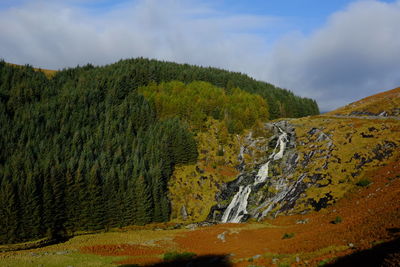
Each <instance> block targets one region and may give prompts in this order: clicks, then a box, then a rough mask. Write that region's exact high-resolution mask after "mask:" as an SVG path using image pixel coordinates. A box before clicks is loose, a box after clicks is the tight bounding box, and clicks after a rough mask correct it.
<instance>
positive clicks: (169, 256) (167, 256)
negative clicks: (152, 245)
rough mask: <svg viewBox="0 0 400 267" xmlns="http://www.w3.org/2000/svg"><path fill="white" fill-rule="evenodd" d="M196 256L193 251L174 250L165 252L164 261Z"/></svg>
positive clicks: (187, 258)
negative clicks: (180, 251)
mask: <svg viewBox="0 0 400 267" xmlns="http://www.w3.org/2000/svg"><path fill="white" fill-rule="evenodd" d="M194 256H196V254H195V253H192V252H182V253H179V252H176V251H172V252H167V253H165V254H164V257H163V259H164V261H181V260H190V259H192V258H193V257H194Z"/></svg>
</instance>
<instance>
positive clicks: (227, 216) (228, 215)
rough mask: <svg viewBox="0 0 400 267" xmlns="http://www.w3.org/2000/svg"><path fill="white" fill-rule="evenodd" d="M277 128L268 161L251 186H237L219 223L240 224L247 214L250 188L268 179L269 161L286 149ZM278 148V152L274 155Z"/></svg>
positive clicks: (284, 137)
mask: <svg viewBox="0 0 400 267" xmlns="http://www.w3.org/2000/svg"><path fill="white" fill-rule="evenodd" d="M277 128H278V129H279V132H280V133H281V134H280V135H279V137H278V142H277V143H276V146H275V148H274V151H273V152H272V154H271V155H270V156H269V160H268V161H267V162H266V163H265V164H263V165H262V166H261V167H260V169H259V170H258V173H257V175H256V177H255V179H254V183H253V184H249V185H246V186H245V187H244V186H239V191H238V192H237V193H236V194H235V196H234V197H233V199H232V201H231V203H229V205H228V207H227V208H226V210H225V212H224V214H223V215H222V219H221V221H222V222H223V223H226V222H231V223H240V221H241V219H242V218H243V216H244V215H246V214H247V202H248V198H249V196H250V193H251V188H252V187H253V186H255V185H258V184H260V183H263V182H265V180H266V179H267V178H268V170H269V163H270V162H271V161H275V160H278V159H281V158H282V157H283V153H284V152H285V149H286V143H287V142H288V139H287V133H285V132H284V131H282V129H281V128H280V127H277ZM278 146H279V152H277V153H276V149H277V148H278ZM240 152H241V153H240V156H243V155H242V153H243V151H242V150H241V151H240Z"/></svg>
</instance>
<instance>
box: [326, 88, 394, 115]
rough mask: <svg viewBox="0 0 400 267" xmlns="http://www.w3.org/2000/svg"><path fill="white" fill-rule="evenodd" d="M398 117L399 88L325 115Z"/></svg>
mask: <svg viewBox="0 0 400 267" xmlns="http://www.w3.org/2000/svg"><path fill="white" fill-rule="evenodd" d="M329 114H331V115H361V116H383V117H387V116H400V87H398V88H395V89H392V90H389V91H386V92H382V93H379V94H376V95H372V96H369V97H366V98H363V99H361V100H359V101H356V102H354V103H351V104H348V105H346V106H344V107H342V108H339V109H337V110H334V111H331V112H329V113H327V115H329Z"/></svg>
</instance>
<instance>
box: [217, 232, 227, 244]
mask: <svg viewBox="0 0 400 267" xmlns="http://www.w3.org/2000/svg"><path fill="white" fill-rule="evenodd" d="M226 233H227V231H225V232H222V233H220V234H219V235H217V238H218V239H219V240H221V241H222V242H225V241H226V240H225V234H226Z"/></svg>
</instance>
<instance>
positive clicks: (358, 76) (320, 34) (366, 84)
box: [264, 1, 400, 110]
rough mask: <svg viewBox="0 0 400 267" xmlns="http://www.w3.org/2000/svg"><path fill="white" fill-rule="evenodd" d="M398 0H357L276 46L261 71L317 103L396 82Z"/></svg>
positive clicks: (341, 100)
mask: <svg viewBox="0 0 400 267" xmlns="http://www.w3.org/2000/svg"><path fill="white" fill-rule="evenodd" d="M399 25H400V1H399V2H396V3H383V2H377V1H360V2H356V3H354V4H351V5H350V6H348V8H347V9H346V10H343V11H340V12H337V13H335V14H333V15H332V16H331V17H330V18H329V20H328V22H327V24H326V25H325V26H324V27H322V28H321V29H319V30H318V31H316V32H314V33H313V34H312V35H311V36H301V35H299V34H293V35H292V36H288V37H287V38H286V39H283V40H281V42H280V43H279V44H278V45H277V46H276V48H275V50H274V51H273V53H272V54H271V59H270V62H271V64H270V65H269V71H268V72H267V74H266V75H265V76H264V78H265V79H268V80H271V81H272V82H275V83H277V84H279V85H281V86H286V87H288V88H296V90H297V91H299V92H301V93H302V94H304V95H307V96H310V97H315V98H316V99H317V100H318V102H319V104H320V106H321V107H322V109H325V110H327V109H332V108H335V107H338V106H340V105H344V104H346V103H348V102H350V101H354V100H357V99H359V98H362V97H365V96H368V95H370V94H374V93H377V92H379V91H383V90H387V89H392V88H394V87H396V86H400V53H399V51H400V27H399Z"/></svg>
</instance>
